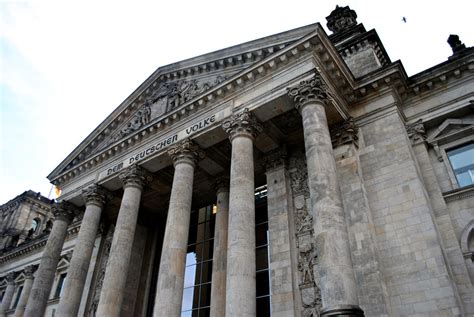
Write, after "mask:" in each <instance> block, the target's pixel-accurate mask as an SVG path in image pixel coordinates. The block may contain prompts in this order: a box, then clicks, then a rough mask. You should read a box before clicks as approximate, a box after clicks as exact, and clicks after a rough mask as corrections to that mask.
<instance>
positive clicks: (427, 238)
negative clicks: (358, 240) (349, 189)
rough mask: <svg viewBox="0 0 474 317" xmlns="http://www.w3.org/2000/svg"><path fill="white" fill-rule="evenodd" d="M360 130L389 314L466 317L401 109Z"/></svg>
mask: <svg viewBox="0 0 474 317" xmlns="http://www.w3.org/2000/svg"><path fill="white" fill-rule="evenodd" d="M390 110H391V111H387V112H386V114H385V115H384V116H383V117H380V118H378V119H377V120H376V121H369V120H367V121H366V123H365V124H363V125H362V126H361V138H362V139H363V144H364V147H363V148H361V149H360V152H359V153H360V156H359V157H360V164H361V170H362V175H363V179H364V184H365V188H366V190H367V199H368V202H369V207H370V209H371V211H372V215H373V221H374V228H375V236H376V239H377V248H378V250H379V254H380V259H381V268H382V274H383V277H384V280H385V282H386V285H387V289H388V295H389V302H390V310H389V314H395V315H400V314H402V315H406V314H428V313H430V312H432V313H434V312H437V313H438V314H440V315H441V314H444V315H446V316H452V315H457V314H460V313H461V309H460V307H459V306H460V305H459V296H458V294H457V290H456V287H455V285H454V283H453V282H452V276H450V272H449V269H448V265H447V262H446V259H445V255H444V253H443V250H442V248H441V245H442V242H441V238H440V236H439V233H438V230H437V227H436V223H435V221H434V218H433V211H432V207H431V204H430V201H429V198H428V196H427V193H426V190H425V188H424V186H423V181H422V179H421V178H420V176H419V170H418V167H417V164H416V161H415V160H414V155H413V153H412V148H411V144H410V141H409V140H408V137H407V133H406V130H405V126H404V124H403V121H402V119H401V118H400V115H399V113H398V110H397V108H396V106H395V105H394V106H393V108H391V109H390Z"/></svg>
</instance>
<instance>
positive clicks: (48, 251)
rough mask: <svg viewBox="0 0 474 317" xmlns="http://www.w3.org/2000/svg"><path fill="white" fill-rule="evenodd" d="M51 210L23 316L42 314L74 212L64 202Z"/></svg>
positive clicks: (73, 208)
mask: <svg viewBox="0 0 474 317" xmlns="http://www.w3.org/2000/svg"><path fill="white" fill-rule="evenodd" d="M53 210H54V213H55V220H54V224H53V228H52V229H51V233H50V234H49V237H48V242H47V243H46V247H45V249H44V252H43V257H42V258H41V262H40V265H39V268H38V270H37V272H36V274H35V280H34V282H33V286H32V289H31V293H30V297H29V299H28V303H27V305H26V309H25V313H24V316H27V317H29V316H31V317H34V316H38V315H42V314H44V311H45V309H46V302H47V301H48V296H49V292H50V291H51V286H52V284H53V280H54V275H55V274H56V267H57V265H58V262H59V257H60V256H61V250H62V248H63V244H64V240H65V238H66V233H67V227H68V225H69V224H70V223H71V221H72V219H73V218H74V215H75V212H76V210H75V207H74V206H73V205H71V204H68V203H66V202H63V203H60V204H57V205H55V206H54V208H53Z"/></svg>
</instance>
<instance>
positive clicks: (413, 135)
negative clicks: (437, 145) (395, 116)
mask: <svg viewBox="0 0 474 317" xmlns="http://www.w3.org/2000/svg"><path fill="white" fill-rule="evenodd" d="M406 129H407V134H408V137H409V138H410V140H411V143H412V144H418V143H421V142H424V141H425V140H426V131H425V127H424V125H423V121H422V120H421V119H420V120H418V121H416V122H413V123H411V124H407V125H406Z"/></svg>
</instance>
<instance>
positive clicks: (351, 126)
mask: <svg viewBox="0 0 474 317" xmlns="http://www.w3.org/2000/svg"><path fill="white" fill-rule="evenodd" d="M358 132H359V127H358V126H357V125H356V124H355V123H354V119H353V118H349V119H347V120H345V121H343V122H341V123H338V124H336V125H334V126H333V127H331V129H330V134H331V143H332V147H333V148H336V147H338V146H341V145H344V144H351V143H352V144H354V145H355V146H357V147H358V146H359V145H358V140H359V136H358Z"/></svg>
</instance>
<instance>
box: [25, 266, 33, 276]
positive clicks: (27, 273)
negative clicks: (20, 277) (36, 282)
mask: <svg viewBox="0 0 474 317" xmlns="http://www.w3.org/2000/svg"><path fill="white" fill-rule="evenodd" d="M34 272H35V266H34V265H28V266H25V268H24V269H23V274H25V278H33V273H34Z"/></svg>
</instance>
